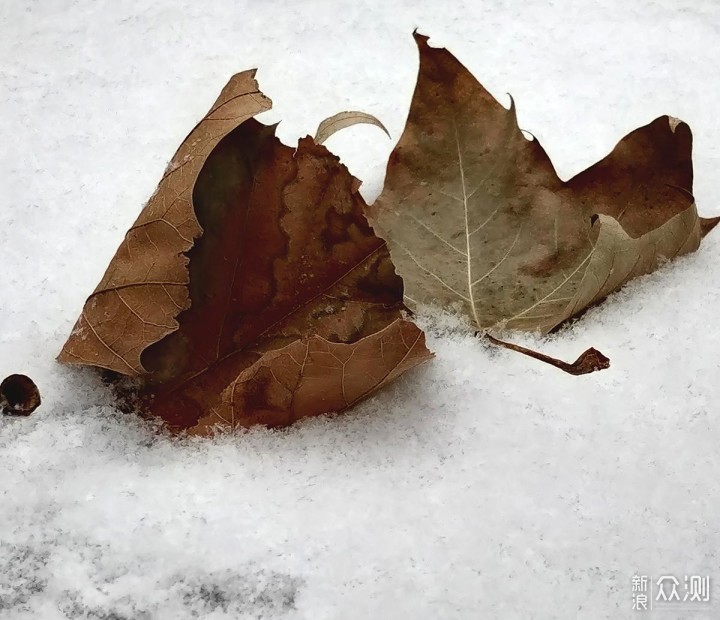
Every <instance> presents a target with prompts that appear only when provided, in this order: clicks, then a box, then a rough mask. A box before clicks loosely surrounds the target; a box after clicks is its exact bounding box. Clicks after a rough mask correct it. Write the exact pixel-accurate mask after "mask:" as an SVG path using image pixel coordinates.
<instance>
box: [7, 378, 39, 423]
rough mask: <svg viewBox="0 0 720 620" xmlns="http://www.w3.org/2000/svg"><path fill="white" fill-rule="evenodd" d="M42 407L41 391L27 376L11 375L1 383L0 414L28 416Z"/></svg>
mask: <svg viewBox="0 0 720 620" xmlns="http://www.w3.org/2000/svg"><path fill="white" fill-rule="evenodd" d="M39 406H40V391H39V390H38V388H37V385H35V382H34V381H33V380H32V379H31V378H30V377H28V376H27V375H10V376H8V377H5V379H3V381H2V383H0V413H5V414H7V415H16V416H28V415H30V414H31V413H32V412H33V411H35V409H37V408H38V407H39Z"/></svg>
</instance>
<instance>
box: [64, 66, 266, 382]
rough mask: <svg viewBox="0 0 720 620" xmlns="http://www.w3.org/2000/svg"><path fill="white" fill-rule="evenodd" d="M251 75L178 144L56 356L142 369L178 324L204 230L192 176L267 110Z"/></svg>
mask: <svg viewBox="0 0 720 620" xmlns="http://www.w3.org/2000/svg"><path fill="white" fill-rule="evenodd" d="M254 76H255V71H254V70H252V71H245V72H243V73H238V74H237V75H235V76H233V77H232V79H231V80H230V81H229V82H228V84H227V85H226V86H225V88H224V89H223V90H222V92H221V93H220V96H219V97H218V99H217V101H216V102H215V104H214V105H213V106H212V108H211V109H210V111H209V112H208V113H207V115H206V116H205V118H203V120H202V121H201V122H200V123H198V125H197V126H196V127H195V128H194V129H193V130H192V131H191V132H190V134H189V135H188V136H187V138H185V140H184V142H183V143H182V144H181V145H180V148H179V149H178V150H177V152H176V153H175V156H174V157H173V158H172V160H171V161H170V164H169V165H168V167H167V170H166V171H165V174H164V176H163V178H162V180H161V181H160V184H159V185H158V188H157V190H156V191H155V193H154V194H153V196H152V197H151V198H150V200H149V201H148V203H147V205H146V206H145V208H144V209H143V211H142V213H140V216H139V217H138V219H137V221H136V222H135V224H134V225H133V226H132V228H131V229H130V230H129V231H128V232H127V234H126V235H125V240H124V242H123V243H122V244H121V245H120V247H119V248H118V250H117V252H116V253H115V256H114V258H113V259H112V261H111V262H110V265H109V266H108V269H107V271H106V272H105V275H104V276H103V278H102V280H101V281H100V284H98V286H97V288H96V289H95V291H94V292H93V294H92V295H90V297H89V298H88V300H87V301H86V302H85V307H84V308H83V311H82V314H81V315H80V318H79V319H78V321H77V323H76V324H75V327H74V328H73V331H72V334H71V335H70V337H69V338H68V340H67V342H66V343H65V346H64V347H63V349H62V351H61V353H60V355H59V356H58V359H59V360H60V361H61V362H65V363H70V364H87V365H93V366H100V367H102V368H107V369H109V370H114V371H116V372H119V373H122V374H126V375H139V374H143V373H145V372H146V369H145V368H144V367H143V365H142V362H141V360H140V357H141V355H142V353H143V351H145V349H147V347H148V346H150V345H151V344H153V343H154V342H157V341H158V340H161V339H162V338H164V337H165V336H167V335H168V334H169V333H171V332H173V331H175V330H176V329H177V328H178V322H177V320H176V317H177V316H178V314H180V312H182V311H183V310H186V309H187V308H188V307H189V304H190V298H189V296H188V288H187V287H188V270H187V258H186V257H185V255H184V252H187V251H188V250H189V249H190V248H191V247H192V246H193V243H194V239H195V238H196V237H198V236H199V235H200V234H201V233H202V229H201V228H200V225H199V224H198V221H197V218H196V217H195V213H194V211H193V201H192V191H193V187H194V184H195V180H196V179H197V176H198V174H199V173H200V170H201V169H202V167H203V165H204V163H205V160H206V159H207V157H208V155H209V154H210V153H211V151H212V150H213V149H214V148H215V146H217V144H218V142H220V140H221V139H222V138H223V137H224V136H225V135H227V134H228V133H229V132H230V131H232V130H233V129H234V128H235V127H237V126H238V125H240V124H241V123H242V122H243V121H245V120H247V119H249V118H251V117H252V116H255V115H256V114H259V113H260V112H262V111H264V110H269V109H270V107H271V102H270V100H269V99H268V98H267V97H265V96H264V95H263V94H262V93H261V92H260V91H259V90H258V85H257V82H256V81H255V79H254Z"/></svg>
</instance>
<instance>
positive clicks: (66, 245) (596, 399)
mask: <svg viewBox="0 0 720 620" xmlns="http://www.w3.org/2000/svg"><path fill="white" fill-rule="evenodd" d="M416 27H417V28H419V29H420V31H421V32H422V33H424V34H428V35H430V36H431V44H433V45H443V46H447V47H448V48H449V49H450V50H451V51H452V52H454V53H455V55H456V56H458V58H459V59H460V60H461V61H462V62H464V63H465V64H466V66H468V67H469V68H470V69H471V70H472V72H473V73H474V74H475V75H476V76H477V77H478V79H479V80H480V81H481V82H482V83H483V84H484V85H485V86H486V87H487V88H488V89H489V90H490V91H491V92H492V93H494V94H495V95H496V96H497V97H498V98H499V99H500V100H501V101H502V102H503V103H505V104H507V96H506V95H505V93H507V92H510V93H512V95H513V97H514V98H515V101H516V103H517V108H518V116H519V122H520V125H521V127H523V128H524V129H528V130H530V131H532V133H533V134H534V135H535V136H536V137H537V138H538V139H539V140H540V141H541V143H542V144H543V145H544V146H545V148H546V150H547V151H548V153H549V155H550V157H551V159H552V160H553V162H554V164H555V166H556V168H557V170H558V172H559V174H560V176H561V177H562V178H569V177H570V176H572V175H573V174H575V173H577V172H579V171H580V170H582V169H583V168H585V167H587V166H589V165H590V164H592V163H594V162H595V161H597V160H598V159H600V158H602V157H603V156H604V155H605V154H607V153H608V152H609V151H610V150H611V149H612V147H613V146H614V144H615V143H616V142H617V141H618V140H619V139H620V138H621V137H622V136H623V135H625V134H626V133H628V132H629V131H631V130H633V129H634V128H636V127H638V126H640V125H644V124H646V123H648V122H650V121H651V120H653V119H654V118H655V117H657V116H659V115H661V114H671V115H673V116H677V117H679V118H681V119H683V120H685V121H687V122H688V123H689V124H690V126H691V128H692V129H693V131H694V135H695V149H694V160H695V172H696V182H695V194H696V198H697V203H698V207H699V210H700V212H701V214H703V215H714V214H718V213H720V204H719V203H720V191H719V190H718V188H717V179H718V169H719V168H720V150H719V149H718V146H717V145H718V143H719V142H720V122H719V119H718V116H719V115H718V110H720V77H718V59H719V58H720V55H719V52H720V36H719V34H720V5H718V4H717V3H716V2H712V1H705V0H692V1H690V0H685V1H677V0H662V1H658V2H654V3H648V2H640V1H638V2H629V1H627V0H625V1H620V0H618V1H616V2H607V3H600V2H589V1H587V2H569V1H568V2H552V1H547V0H546V1H543V2H538V3H535V4H533V3H526V2H519V1H518V2H513V1H504V2H503V1H502V0H492V1H485V2H481V1H468V2H447V1H446V2H430V1H428V2H419V1H418V2H399V1H391V0H387V1H383V2H370V1H364V2H363V1H361V0H356V1H355V2H308V1H305V2H291V1H290V0H287V1H284V2H281V1H264V2H247V1H245V2H242V1H238V0H233V1H223V2H220V1H213V2H210V1H206V2H193V1H191V0H174V1H172V2H171V1H169V0H163V1H158V2H140V1H137V2H129V1H114V2H113V1H110V0H108V1H103V2H100V1H99V2H90V1H86V2H81V1H77V0H76V1H71V0H46V1H45V2H39V1H36V2H28V1H25V2H23V1H20V0H2V2H1V3H0V144H2V148H0V188H2V193H1V194H0V377H3V376H5V375H7V374H10V373H12V372H23V373H27V374H29V375H31V376H32V377H34V378H35V379H36V381H37V383H38V384H39V386H40V388H41V391H42V393H43V397H44V404H43V406H42V408H41V409H40V410H38V412H37V413H36V414H35V415H33V416H32V417H31V418H29V419H26V420H9V419H7V418H6V419H3V420H0V467H2V470H3V473H2V475H0V494H1V495H0V541H1V543H0V618H12V619H16V618H17V619H24V618H28V619H30V618H33V619H34V618H43V619H48V620H53V619H55V618H66V617H69V618H76V617H77V618H97V619H99V618H105V619H108V618H113V619H119V618H123V619H128V620H129V619H132V620H136V619H140V620H144V619H150V618H152V619H155V618H163V619H165V618H167V619H172V620H178V619H182V618H190V617H198V616H199V617H203V618H213V619H220V618H245V617H247V618H256V617H268V618H275V617H277V618H303V619H308V620H322V619H326V618H327V619H334V618H342V619H358V620H366V619H368V620H369V619H371V618H388V619H402V618H408V619H409V618H412V619H421V618H422V619H428V620H430V619H432V620H436V619H440V618H447V619H455V618H458V619H465V618H467V619H471V618H472V619H475V618H483V619H484V618H503V619H504V618H521V619H527V618H567V619H574V618H591V619H595V618H598V619H599V618H612V619H618V618H626V617H627V618H630V617H650V614H645V615H642V614H640V615H635V614H634V612H632V611H631V585H630V584H631V581H630V580H631V577H632V576H633V575H634V574H635V573H638V574H646V575H653V576H655V577H656V578H657V577H658V576H659V575H661V574H666V573H670V574H674V575H677V576H678V577H679V578H680V579H681V581H682V577H683V576H684V575H685V574H688V575H690V574H703V575H705V574H709V575H711V579H715V580H716V581H718V582H720V552H719V550H720V482H719V481H718V480H719V478H718V469H719V466H720V458H719V457H718V446H719V445H720V430H719V429H720V422H719V420H718V405H717V403H718V400H720V382H719V381H718V379H719V373H718V366H719V364H720V362H719V361H718V360H719V351H720V329H719V328H718V325H717V316H718V308H720V286H719V282H720V262H719V261H720V234H719V233H718V232H717V231H716V232H715V233H713V234H712V235H711V236H710V237H709V238H708V239H707V240H706V241H705V243H704V244H703V247H702V248H701V250H700V251H699V252H698V253H697V254H695V255H693V256H690V257H687V258H684V259H682V260H679V261H677V262H676V263H674V264H673V265H670V266H668V267H666V268H664V269H663V270H661V271H660V272H658V273H656V274H654V275H652V276H649V277H646V278H642V279H640V280H639V281H637V282H635V283H633V284H631V285H630V286H628V287H627V288H626V289H624V290H623V291H622V292H621V293H619V294H617V295H615V296H613V297H612V298H611V299H610V300H608V301H607V302H606V303H605V304H604V305H603V306H602V307H600V308H598V309H596V310H593V311H591V312H590V313H588V314H587V315H586V316H585V317H584V318H583V319H582V320H581V321H580V322H578V323H577V324H576V325H574V326H571V327H570V328H568V329H565V330H564V331H562V332H561V333H559V334H558V335H556V336H553V337H552V338H549V339H544V340H540V339H534V338H532V337H528V336H518V338H517V339H516V341H517V342H523V343H526V344H528V343H529V344H531V345H532V346H536V347H538V348H541V349H542V350H543V351H545V352H547V353H550V354H554V355H559V356H563V357H564V358H566V359H568V360H570V361H571V360H572V359H574V358H575V357H576V356H577V355H578V354H579V353H580V352H581V351H582V350H583V349H584V348H586V347H587V346H591V345H592V346H595V347H597V348H599V349H601V350H602V351H603V352H604V353H605V354H607V355H608V356H609V357H610V358H611V360H612V367H611V369H609V370H606V371H604V372H602V373H596V374H593V375H589V376H586V377H579V378H576V377H570V376H568V375H564V374H562V373H560V372H559V371H556V370H554V369H552V368H550V367H547V366H544V365H542V364H540V363H538V362H535V361H533V360H529V359H526V358H523V357H521V356H519V355H516V354H512V353H509V352H505V351H490V350H487V349H485V348H484V347H483V346H482V345H481V344H480V343H478V342H477V341H476V340H474V339H473V338H472V337H470V336H468V335H467V333H466V332H465V331H463V329H462V328H461V327H460V326H459V325H458V324H457V323H456V322H455V321H454V320H453V319H452V318H449V317H443V316H438V315H432V313H429V314H427V315H426V316H425V317H424V319H423V325H424V326H426V327H427V328H428V331H429V335H428V338H429V342H430V344H431V346H432V348H433V349H434V350H435V351H436V353H437V358H436V359H435V360H434V361H433V362H432V363H431V364H428V365H426V366H425V367H423V368H421V369H418V370H417V371H414V372H413V373H410V374H409V375H408V376H406V377H404V378H403V379H401V380H400V381H399V382H397V383H396V384H395V385H394V386H392V387H391V388H389V389H387V390H385V391H384V392H382V393H381V394H379V395H378V396H377V397H375V398H374V399H373V400H371V401H369V402H366V403H364V404H363V405H361V406H359V407H357V408H356V409H355V410H354V411H352V412H350V413H349V414H347V415H344V416H340V417H337V418H334V419H322V420H315V421H310V422H308V423H303V424H299V425H297V426H296V427H294V428H292V429H290V430H288V431H286V432H274V433H272V432H266V431H257V432H252V433H249V434H245V435H240V436H237V437H225V438H221V439H217V440H214V441H201V442H196V443H188V442H184V443H180V442H177V441H173V440H171V439H168V438H159V439H156V438H155V435H154V434H153V432H152V431H151V430H150V429H148V428H147V427H146V426H142V425H141V424H139V423H138V422H137V420H136V419H135V418H134V417H132V416H123V415H121V414H118V413H117V412H116V411H114V410H113V408H112V406H111V398H110V395H109V393H108V391H107V390H106V389H105V388H104V387H103V386H102V385H101V383H100V381H99V380H98V379H97V378H96V376H95V375H94V374H93V373H91V372H87V371H85V372H83V371H79V370H76V369H70V368H63V367H59V366H58V365H57V364H56V363H55V362H54V357H55V355H56V354H57V352H58V350H59V348H60V346H61V345H62V343H63V341H64V339H65V338H66V336H67V334H68V333H69V331H70V329H71V327H72V324H73V322H74V320H75V319H76V317H77V315H78V314H79V312H80V309H81V307H82V304H83V302H84V300H85V297H86V296H87V295H88V294H89V293H90V292H91V291H92V289H93V288H94V287H95V285H96V283H97V281H98V280H99V278H100V277H101V275H102V273H103V271H104V269H105V267H106V265H107V263H108V261H109V259H110V258H111V256H112V255H113V253H114V251H115V248H116V247H117V245H118V244H119V242H120V241H121V239H122V237H123V235H124V232H125V230H126V229H127V228H128V227H129V225H130V224H131V223H132V222H133V220H134V219H135V217H136V215H137V213H138V212H139V210H140V208H141V207H142V205H143V203H144V202H145V200H146V199H147V198H148V196H149V195H150V194H151V193H152V191H153V189H154V187H155V185H156V183H157V181H158V180H159V178H160V176H161V175H162V172H163V169H164V167H165V165H166V163H167V161H168V160H169V159H170V157H171V155H172V153H173V152H174V150H175V148H176V147H177V145H178V144H179V143H180V141H181V140H182V139H183V138H184V136H185V135H186V133H187V132H188V131H189V130H190V129H191V128H192V127H193V125H194V124H195V122H196V121H197V120H198V119H199V118H200V117H201V116H202V115H203V114H204V113H205V112H206V111H207V109H208V107H209V106H210V105H211V104H212V102H213V101H214V99H215V97H216V96H217V94H218V92H219V91H220V88H221V87H222V86H223V85H224V83H225V82H226V80H227V79H228V78H229V76H230V75H231V74H232V73H234V72H236V71H239V70H243V69H248V68H251V67H259V71H258V74H257V77H258V80H259V82H260V87H261V88H262V90H263V91H264V92H265V93H266V94H267V95H268V96H269V97H271V98H272V99H273V101H274V109H273V110H272V111H271V112H269V113H267V114H265V115H263V116H262V117H261V120H263V121H264V122H277V121H280V120H282V122H281V124H280V126H279V129H278V133H279V135H280V137H281V138H282V139H283V141H285V142H286V143H289V144H294V143H295V141H296V140H297V138H298V137H300V136H303V135H305V134H307V133H310V134H312V133H314V131H315V128H316V126H317V124H318V122H319V121H320V120H322V119H323V118H325V117H326V116H329V115H331V114H334V113H335V112H338V111H341V110H345V109H359V110H364V111H366V112H370V113H372V114H375V115H376V116H378V117H379V118H380V119H382V121H383V122H384V123H385V124H386V126H387V127H388V129H389V130H390V132H391V134H392V135H393V138H394V139H397V138H398V137H399V135H400V133H401V131H402V127H403V124H404V121H405V116H406V114H407V110H408V106H409V100H410V96H411V94H412V89H413V86H414V82H415V76H416V72H417V52H416V49H415V44H414V42H413V39H412V37H411V32H412V30H413V29H414V28H416ZM393 144H394V140H393V141H390V140H388V139H387V138H386V137H385V136H384V135H383V134H382V133H381V132H379V131H378V130H377V129H375V128H372V127H355V128H351V129H349V130H346V131H345V132H343V133H342V134H340V135H338V136H335V137H333V138H331V139H330V140H329V142H328V147H329V148H331V149H332V150H334V151H335V152H336V153H338V154H339V155H340V156H341V157H342V159H343V161H344V162H345V163H346V164H347V165H348V166H349V168H350V170H351V171H352V172H353V173H354V174H355V175H356V176H358V177H359V178H361V179H363V181H364V186H363V190H364V193H365V195H366V197H367V198H368V200H370V201H371V200H373V199H374V198H375V196H376V195H377V194H378V192H379V191H380V188H381V186H382V181H383V175H384V169H385V162H386V160H387V156H388V154H389V152H390V150H391V149H392V146H393ZM713 596H714V598H715V599H716V600H715V603H714V606H713V609H715V610H716V612H715V613H717V609H718V605H720V600H718V599H719V597H720V592H719V591H718V590H716V589H715V588H713ZM112 614H115V615H112ZM263 614H264V615H263ZM658 615H659V617H662V618H675V617H677V618H679V617H681V613H680V612H678V613H676V614H675V613H673V612H664V613H663V614H662V615H660V614H658ZM686 617H688V618H706V617H710V615H709V613H708V614H706V613H701V612H693V613H690V612H688V614H687V616H686Z"/></svg>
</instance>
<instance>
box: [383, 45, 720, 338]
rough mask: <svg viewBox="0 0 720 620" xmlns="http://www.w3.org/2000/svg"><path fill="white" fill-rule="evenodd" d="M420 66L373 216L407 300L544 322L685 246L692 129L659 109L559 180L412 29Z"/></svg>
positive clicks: (690, 217)
mask: <svg viewBox="0 0 720 620" xmlns="http://www.w3.org/2000/svg"><path fill="white" fill-rule="evenodd" d="M415 38H416V41H417V44H418V47H419V50H420V72H419V77H418V82H417V86H416V89H415V94H414V95H413V100H412V104H411V109H410V114H409V117H408V120H407V124H406V127H405V131H404V133H403V135H402V137H401V138H400V141H399V142H398V144H397V145H396V147H395V149H394V151H393V152H392V154H391V156H390V160H389V163H388V168H387V176H386V180H385V187H384V189H383V192H382V194H381V195H380V197H379V198H378V200H377V201H376V202H375V204H373V205H372V207H371V208H370V210H369V211H370V219H371V221H372V223H373V225H374V226H375V228H376V230H378V232H379V233H380V234H381V235H382V236H383V237H384V238H385V239H386V240H387V242H388V245H389V247H390V252H391V255H392V258H393V261H394V263H395V265H396V267H397V270H398V273H399V274H400V275H401V276H402V277H403V280H404V284H405V299H406V303H407V304H408V305H409V306H411V307H412V306H414V305H415V304H418V303H434V304H441V305H445V306H454V307H457V308H458V309H460V310H461V311H462V312H464V313H466V314H467V315H468V316H469V317H471V319H472V320H473V321H474V323H475V324H476V325H477V327H478V328H479V329H490V328H498V327H508V328H513V329H527V330H536V329H537V330H541V331H544V332H547V331H550V330H551V329H553V328H554V327H556V326H558V325H559V324H560V323H562V322H563V321H565V320H566V319H568V318H570V317H572V316H574V315H576V314H578V313H579V312H581V311H582V310H583V309H585V308H586V307H587V306H588V305H590V304H593V303H596V302H597V301H599V300H601V299H602V298H604V297H605V296H607V295H608V294H609V293H611V292H612V291H614V290H616V289H617V288H619V287H620V286H621V285H622V284H623V283H624V282H626V281H627V280H629V279H630V278H633V277H635V276H638V275H641V274H644V273H648V272H649V271H652V270H653V269H655V268H657V267H658V266H659V265H660V264H662V262H664V261H666V260H668V259H671V258H674V257H675V256H679V255H681V254H684V253H687V252H690V251H693V250H695V249H696V248H697V247H698V245H699V243H700V239H701V237H702V236H703V235H704V234H706V233H707V232H708V231H709V230H710V229H711V228H712V227H713V226H714V225H715V224H716V223H717V220H703V219H701V218H699V217H698V216H697V212H696V209H695V204H694V201H693V198H692V194H691V191H692V160H691V145H692V137H691V133H690V129H689V127H688V126H687V125H686V124H685V123H682V122H680V121H678V120H677V119H672V118H670V117H667V116H665V117H661V118H659V119H656V120H655V121H653V122H652V123H650V124H649V125H647V126H645V127H642V128H640V129H638V130H636V131H634V132H632V133H631V134H629V135H628V136H627V137H625V138H624V139H623V140H621V141H620V143H619V144H618V145H617V146H616V147H615V149H614V150H613V151H612V153H610V155H608V156H607V157H606V158H605V159H603V160H602V161H601V162H599V163H598V164H596V165H595V166H592V167H591V168H589V169H588V170H586V171H585V172H583V173H581V174H579V175H578V176H576V177H575V178H574V179H572V180H570V181H568V182H567V183H565V182H563V181H561V180H560V179H559V178H558V176H557V174H556V173H555V170H554V168H553V166H552V164H551V162H550V160H549V159H548V157H547V155H546V154H545V151H544V150H543V149H542V147H541V146H540V145H539V143H538V142H537V141H536V140H528V139H527V138H526V137H525V136H524V135H523V133H522V131H521V130H520V129H519V128H518V125H517V120H516V116H515V107H514V103H513V104H511V107H510V109H505V108H504V107H503V106H501V105H500V104H499V103H498V102H497V101H496V100H495V99H494V98H493V97H492V96H491V95H490V94H489V93H488V92H487V91H486V90H485V89H484V88H483V87H482V86H481V85H480V84H479V83H478V82H477V81H476V80H475V78H474V77H473V76H472V75H471V74H470V73H469V72H468V71H467V69H466V68H465V67H463V66H462V65H461V64H460V63H459V62H458V61H457V60H456V59H455V58H454V57H453V56H452V55H451V54H450V53H449V52H448V51H447V50H445V49H439V48H431V47H430V46H429V45H428V43H427V37H424V36H421V35H417V34H416V35H415Z"/></svg>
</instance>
